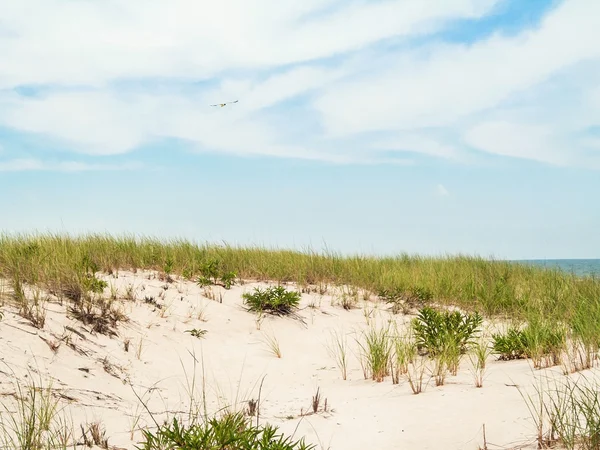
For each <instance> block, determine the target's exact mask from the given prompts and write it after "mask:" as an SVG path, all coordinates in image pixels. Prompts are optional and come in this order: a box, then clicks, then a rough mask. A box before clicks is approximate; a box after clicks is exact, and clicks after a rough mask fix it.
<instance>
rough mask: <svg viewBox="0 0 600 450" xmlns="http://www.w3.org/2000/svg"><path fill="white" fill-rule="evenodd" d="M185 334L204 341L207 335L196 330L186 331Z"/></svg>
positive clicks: (202, 331)
mask: <svg viewBox="0 0 600 450" xmlns="http://www.w3.org/2000/svg"><path fill="white" fill-rule="evenodd" d="M185 333H190V334H191V335H192V336H193V337H195V338H198V339H202V338H203V337H204V335H205V334H206V333H207V331H206V330H199V329H197V328H194V329H192V330H185Z"/></svg>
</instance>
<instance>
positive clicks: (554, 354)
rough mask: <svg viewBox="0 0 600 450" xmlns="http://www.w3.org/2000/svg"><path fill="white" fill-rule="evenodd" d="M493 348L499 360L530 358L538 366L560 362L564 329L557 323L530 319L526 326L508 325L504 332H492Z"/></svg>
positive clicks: (563, 343)
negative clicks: (520, 327)
mask: <svg viewBox="0 0 600 450" xmlns="http://www.w3.org/2000/svg"><path fill="white" fill-rule="evenodd" d="M492 338H493V350H494V352H495V353H497V354H499V359H501V360H511V359H524V358H532V359H533V360H534V366H535V367H537V368H540V367H542V366H543V365H544V360H546V364H545V365H547V366H550V365H556V364H559V363H560V353H561V351H562V350H563V348H564V347H565V345H566V343H565V341H566V331H565V329H564V328H563V327H561V326H559V325H558V324H554V325H551V324H550V323H548V322H544V321H539V320H532V321H531V322H530V323H529V324H527V326H526V327H524V328H523V329H519V328H516V327H510V328H509V329H508V330H507V332H506V333H505V334H494V335H492Z"/></svg>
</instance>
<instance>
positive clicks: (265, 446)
mask: <svg viewBox="0 0 600 450" xmlns="http://www.w3.org/2000/svg"><path fill="white" fill-rule="evenodd" d="M143 433H144V438H143V442H142V446H141V447H137V448H138V449H139V450H163V449H202V450H204V449H206V450H209V449H210V450H213V449H214V450H217V449H232V450H234V449H240V450H242V449H248V450H250V449H252V450H313V449H315V448H316V447H315V446H314V445H310V444H306V443H305V441H304V439H300V440H297V441H294V440H293V439H292V438H291V437H287V436H284V435H283V434H281V433H279V432H278V428H277V427H274V426H271V425H264V426H262V425H252V423H251V422H250V421H249V420H248V419H247V418H246V417H245V416H244V413H235V414H227V415H225V416H223V417H219V418H212V419H210V420H208V421H206V422H205V423H199V424H193V425H190V426H188V427H186V426H185V425H183V424H181V423H180V422H179V421H178V420H177V419H176V418H175V419H173V422H172V423H170V424H164V425H162V426H161V427H160V428H159V429H158V430H157V431H156V432H151V431H148V430H145V431H144V432H143Z"/></svg>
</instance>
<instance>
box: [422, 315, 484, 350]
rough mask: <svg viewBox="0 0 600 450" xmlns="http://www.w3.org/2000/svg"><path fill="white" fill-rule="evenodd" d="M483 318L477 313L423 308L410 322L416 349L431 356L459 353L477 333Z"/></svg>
mask: <svg viewBox="0 0 600 450" xmlns="http://www.w3.org/2000/svg"><path fill="white" fill-rule="evenodd" d="M482 322H483V318H482V317H481V316H480V315H479V313H477V312H475V313H461V312H460V311H453V312H450V311H443V312H441V311H437V310H435V309H433V308H431V307H428V306H426V307H424V308H423V309H421V310H420V311H419V314H418V315H417V317H416V318H415V319H413V321H412V328H413V331H414V336H415V340H416V343H417V347H418V348H419V349H420V350H424V351H425V352H427V353H429V354H430V355H431V356H435V355H437V354H440V353H444V352H446V351H448V349H449V348H452V347H454V348H456V349H458V350H459V352H460V353H464V352H465V351H466V348H467V345H468V344H470V343H471V342H472V340H473V338H474V337H475V336H476V335H477V333H479V331H480V329H479V327H480V326H481V323H482Z"/></svg>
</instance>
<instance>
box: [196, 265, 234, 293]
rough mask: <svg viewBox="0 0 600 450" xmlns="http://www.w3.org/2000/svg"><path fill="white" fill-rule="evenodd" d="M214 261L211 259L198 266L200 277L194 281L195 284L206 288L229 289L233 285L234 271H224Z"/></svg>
mask: <svg viewBox="0 0 600 450" xmlns="http://www.w3.org/2000/svg"><path fill="white" fill-rule="evenodd" d="M222 266H223V265H222V263H220V262H219V261H218V260H216V259H211V260H209V261H206V262H204V263H202V265H201V266H200V274H201V275H200V276H199V277H198V278H197V279H196V283H197V284H198V285H199V286H200V287H206V286H213V285H217V286H223V287H224V288H225V289H231V287H232V286H233V285H234V284H235V279H236V277H237V273H236V272H234V271H226V270H224V269H223V267H222Z"/></svg>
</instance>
